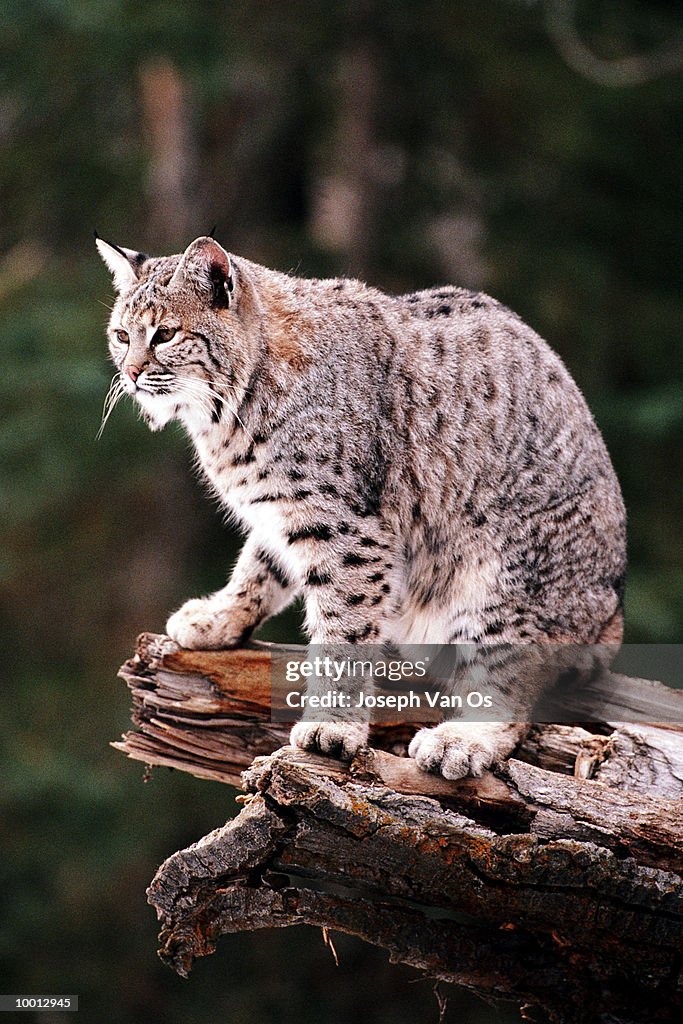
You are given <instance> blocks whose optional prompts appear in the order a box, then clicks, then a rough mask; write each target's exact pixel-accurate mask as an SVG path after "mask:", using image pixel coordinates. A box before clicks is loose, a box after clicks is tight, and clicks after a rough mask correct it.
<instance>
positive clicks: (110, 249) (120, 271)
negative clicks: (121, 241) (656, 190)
mask: <svg viewBox="0 0 683 1024" xmlns="http://www.w3.org/2000/svg"><path fill="white" fill-rule="evenodd" d="M95 245H96V246H97V250H98V252H99V254H100V256H101V257H102V259H103V260H104V262H105V263H106V264H107V266H108V267H109V269H110V270H111V272H112V275H113V277H114V287H115V288H116V290H117V292H124V291H127V289H128V288H130V287H131V285H133V284H134V283H135V282H136V281H137V279H138V273H137V272H138V270H139V269H140V267H141V266H142V264H143V263H144V262H145V260H146V259H147V257H146V256H145V254H144V253H142V252H135V250H134V249H123V248H122V247H121V246H119V245H113V243H112V242H105V240H104V239H103V238H100V236H99V235H98V234H97V232H95Z"/></svg>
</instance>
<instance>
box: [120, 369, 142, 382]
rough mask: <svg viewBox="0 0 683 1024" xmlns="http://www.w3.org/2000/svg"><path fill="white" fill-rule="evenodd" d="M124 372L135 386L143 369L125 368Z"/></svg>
mask: <svg viewBox="0 0 683 1024" xmlns="http://www.w3.org/2000/svg"><path fill="white" fill-rule="evenodd" d="M123 372H124V373H125V374H126V376H127V377H130V379H131V380H132V381H133V384H135V381H136V380H137V379H138V377H139V376H140V374H141V372H142V368H141V367H139V366H124V368H123Z"/></svg>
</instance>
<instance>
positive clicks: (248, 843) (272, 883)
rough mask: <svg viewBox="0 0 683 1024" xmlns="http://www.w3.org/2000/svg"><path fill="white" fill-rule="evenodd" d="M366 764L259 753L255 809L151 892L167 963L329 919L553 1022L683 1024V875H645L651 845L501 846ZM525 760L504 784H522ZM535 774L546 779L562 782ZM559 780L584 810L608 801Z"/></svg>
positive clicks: (532, 840)
mask: <svg viewBox="0 0 683 1024" xmlns="http://www.w3.org/2000/svg"><path fill="white" fill-rule="evenodd" d="M389 756H390V755H385V757H389ZM371 760H372V763H368V762H367V761H366V762H365V763H363V764H362V765H361V766H360V777H358V776H356V775H354V774H353V769H349V768H347V767H344V766H343V765H340V764H337V763H334V762H332V761H330V760H329V759H326V758H318V757H315V756H313V755H310V754H305V753H302V752H301V751H296V750H294V749H292V748H287V749H284V750H280V751H278V752H276V753H275V754H273V755H271V756H270V757H267V758H262V759H259V760H258V761H257V762H256V763H255V764H254V766H253V767H252V768H251V769H250V771H249V772H247V773H245V779H246V786H247V788H248V790H249V791H250V793H252V794H254V796H253V798H252V800H251V802H250V803H249V804H248V806H247V807H245V809H244V810H243V811H242V812H241V814H240V815H239V816H238V817H237V818H236V819H235V820H234V821H232V822H230V823H228V824H227V825H226V826H224V827H223V828H222V829H218V830H217V831H216V832H214V833H212V834H211V835H210V836H207V837H205V838H204V839H202V840H201V841H200V842H199V843H197V844H195V845H194V846H192V847H189V848H188V849H187V850H183V851H180V852H178V853H176V854H173V856H172V857H170V858H169V860H168V861H166V863H165V864H164V865H162V867H161V868H160V869H159V872H158V873H157V876H156V878H155V879H154V881H153V882H152V885H151V886H150V889H149V893H148V896H149V900H150V902H151V903H152V904H153V905H154V906H155V908H156V910H157V913H158V915H159V917H160V920H161V922H162V933H161V941H162V948H161V956H162V958H163V959H165V960H166V961H167V962H168V963H170V964H171V965H172V966H173V967H175V969H176V970H178V971H179V972H180V973H183V974H186V973H187V972H188V971H189V969H190V967H191V964H192V961H193V959H194V958H195V957H197V956H203V955H206V954H207V953H210V952H212V951H213V949H214V948H215V943H216V941H217V939H218V937H219V936H220V935H221V934H223V933H225V932H233V931H240V930H244V929H255V928H262V927H283V926H287V925H292V924H301V923H307V924H318V925H321V926H324V927H326V928H338V929H340V930H342V931H347V932H351V933H352V934H356V935H359V936H361V937H362V938H364V939H366V940H367V941H370V942H373V943H375V944H377V945H380V946H382V947H384V948H386V949H387V950H388V951H389V953H390V955H391V957H392V959H394V960H400V961H402V962H405V963H410V964H412V965H413V966H416V967H419V968H421V969H423V970H425V971H427V972H428V973H429V974H431V975H433V976H434V977H438V978H441V979H444V980H448V981H457V982H459V983H462V984H467V985H469V986H471V987H474V988H475V989H477V990H479V991H482V992H486V993H488V994H490V995H499V996H506V997H509V998H515V999H518V1000H523V999H526V1000H530V1001H534V1002H536V1001H537V1002H540V1003H542V1004H544V1005H546V1007H548V1008H549V1009H550V1010H551V1011H552V1013H553V1014H554V1019H555V1020H558V1021H579V1020H601V1019H604V1020H605V1021H606V1020H608V1019H612V1020H614V1019H616V1020H623V1021H648V1022H651V1021H655V1020H674V1019H677V1014H680V1011H681V1009H683V979H682V978H681V976H680V950H681V943H682V942H683V890H682V888H681V878H680V875H678V874H676V873H674V872H672V871H669V870H661V869H656V868H653V867H651V866H646V865H645V863H644V860H646V859H647V858H646V857H643V847H642V846H637V848H634V850H633V856H629V857H626V858H624V857H623V856H622V855H621V851H615V852H613V851H612V850H610V849H608V848H606V847H605V846H603V845H597V844H596V843H595V842H591V841H588V840H586V839H585V838H584V839H581V840H578V839H575V838H569V839H567V838H559V837H557V838H549V836H548V835H547V834H546V835H543V836H540V835H539V834H535V833H534V832H533V831H529V832H519V833H517V834H513V835H506V834H498V833H497V832H496V831H494V830H493V829H491V828H488V827H486V826H484V825H482V824H480V823H478V822H477V821H476V820H474V819H473V818H471V817H468V816H465V815H463V814H460V813H458V812H456V811H453V810H451V809H448V808H444V807H443V805H442V804H441V803H440V802H438V801H436V800H434V799H432V798H425V797H422V796H413V797H407V796H405V795H402V794H399V793H397V792H396V791H394V790H393V789H390V788H388V787H387V786H386V785H384V784H382V783H381V782H378V781H373V779H372V773H373V769H374V768H375V767H379V769H380V770H381V763H382V761H383V760H384V758H383V757H381V756H380V757H379V758H378V761H379V765H377V763H376V762H375V761H374V759H371ZM520 764H521V763H520V762H513V764H512V765H511V768H510V770H509V773H507V774H506V775H505V777H504V784H505V785H508V786H512V787H515V786H517V784H518V782H516V781H515V780H516V779H517V780H519V777H520V776H519V767H520ZM523 767H524V769H525V772H526V771H529V772H531V777H533V778H535V779H536V782H537V784H538V785H540V781H539V780H544V779H545V776H546V775H548V774H550V773H547V772H545V771H544V770H543V769H537V768H533V767H532V766H529V765H524V766H523ZM522 778H523V785H522V786H521V790H520V796H521V798H522V799H523V800H526V799H528V795H527V794H528V790H529V789H530V786H529V783H528V777H527V776H526V774H523V776H522ZM563 782H564V783H566V784H567V785H570V786H577V787H579V788H581V789H582V790H583V791H584V792H585V793H586V795H587V799H586V806H588V805H589V804H590V800H589V799H588V795H590V797H591V798H592V799H598V798H599V795H600V794H602V793H603V791H604V789H605V787H603V786H602V785H601V784H600V783H596V782H592V781H586V780H581V781H576V782H575V781H574V780H572V779H570V778H569V777H567V776H564V777H563ZM572 821H573V822H574V823H575V824H576V826H577V827H579V826H580V825H581V824H582V823H581V822H580V821H579V819H578V818H576V817H574V818H572ZM588 827H589V829H590V828H591V827H592V826H591V824H590V823H589V825H588ZM607 831H608V825H605V829H604V832H605V833H606V832H607ZM679 853H680V849H679ZM331 886H332V888H330V887H331ZM463 914H465V915H471V916H472V921H467V920H463V917H462V915H463ZM597 1009H599V1011H600V1013H601V1014H602V1016H600V1017H598V1016H586V1014H588V1013H589V1012H590V1013H591V1014H593V1013H594V1011H596V1010H597ZM608 1014H611V1015H612V1017H611V1018H610V1017H609V1016H608ZM615 1015H616V1016H615Z"/></svg>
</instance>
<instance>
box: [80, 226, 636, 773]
mask: <svg viewBox="0 0 683 1024" xmlns="http://www.w3.org/2000/svg"><path fill="white" fill-rule="evenodd" d="M98 247H99V248H100V252H101V253H102V255H103V257H104V259H105V261H106V262H107V264H108V265H109V267H110V269H111V270H112V272H113V274H114V280H115V284H116V286H117V288H118V299H117V302H116V304H115V306H114V309H113V312H112V316H111V321H110V324H109V342H110V350H111V355H112V358H113V361H114V364H115V366H116V368H117V370H118V371H119V378H118V382H119V386H120V388H122V389H124V390H125V391H127V392H128V393H130V394H131V395H132V396H133V398H134V399H135V400H136V401H137V403H138V404H139V406H140V408H141V410H142V414H143V416H144V417H145V419H146V420H147V422H148V423H149V425H150V427H152V429H160V428H161V427H163V426H164V425H165V424H166V423H168V422H169V421H170V420H173V419H177V420H180V421H181V422H182V423H183V424H184V426H185V428H186V430H187V432H188V434H189V435H190V437H191V439H192V441H193V443H194V446H195V450H196V454H197V459H198V463H199V465H200V467H201V469H202V471H203V473H204V474H205V475H206V477H207V478H208V480H209V481H210V482H211V485H212V486H213V488H214V490H215V492H216V494H217V495H218V497H219V498H220V500H221V502H222V503H223V504H224V506H225V507H226V508H227V509H229V510H230V511H231V512H232V513H233V515H234V517H235V519H236V520H237V521H238V523H239V524H240V526H241V527H242V529H243V530H244V531H245V532H246V534H247V535H248V539H247V541H246V543H245V545H244V548H243V550H242V553H241V555H240V558H239V561H238V563H237V566H236V567H235V570H234V572H233V574H232V577H231V579H230V582H229V583H228V584H227V586H226V587H225V588H224V589H223V590H221V591H219V592H218V593H216V594H213V595H212V596H210V597H208V598H204V599H200V600H193V601H189V602H187V604H185V605H183V607H182V608H181V609H180V610H179V611H177V612H176V613H175V614H174V615H172V616H171V618H170V619H169V622H168V632H169V634H170V635H171V636H173V637H174V638H175V639H176V640H177V641H178V642H179V643H180V644H182V645H183V646H185V647H191V648H194V647H224V646H230V645H234V644H238V643H241V642H243V641H244V639H245V638H246V637H247V636H248V635H249V633H250V632H251V631H252V630H253V629H254V628H255V627H256V626H257V625H258V624H259V623H260V622H262V621H263V620H264V619H265V618H267V617H268V616H269V615H272V614H274V613H276V612H277V611H279V610H280V609H281V608H283V607H284V606H285V605H286V604H287V603H288V602H289V601H291V600H292V599H293V597H294V596H295V595H296V594H298V593H301V594H302V595H303V598H304V601H305V606H306V624H307V629H308V633H309V635H310V638H311V641H312V642H313V643H316V644H358V643H365V642H367V643H373V644H375V643H383V642H386V641H390V642H393V643H396V644H411V643H412V644H416V643H417V644H422V643H431V644H455V643H460V642H474V641H482V642H484V643H486V642H489V643H496V644H508V643H510V644H516V643H528V642H531V641H556V642H560V643H566V642H572V643H579V644H590V643H594V642H596V641H598V640H599V639H600V638H601V637H604V636H605V635H606V633H605V630H607V629H609V630H611V633H610V636H614V637H617V638H618V637H619V635H620V629H621V599H622V588H623V579H624V568H625V554H624V552H625V513H624V507H623V503H622V499H621V495H620V491H619V486H618V483H617V480H616V477H615V474H614V472H613V469H612V466H611V464H610V460H609V457H608V455H607V452H606V449H605V446H604V443H603V440H602V438H601V436H600V433H599V431H598V429H597V427H596V425H595V423H594V421H593V419H592V417H591V415H590V412H589V411H588V408H587V406H586V403H585V401H584V399H583V397H582V395H581V393H580V392H579V389H578V388H577V386H576V384H575V383H574V381H573V380H572V378H571V377H570V375H569V373H568V371H567V369H566V368H565V366H564V365H563V363H562V362H561V360H560V359H559V357H558V356H557V355H556V354H555V353H554V352H553V351H552V350H551V349H550V348H549V347H548V346H547V345H546V343H545V342H544V341H543V340H542V339H541V338H540V337H539V336H538V335H537V334H536V333H535V332H534V331H533V330H531V329H530V328H529V327H527V326H526V325H525V324H524V323H523V322H522V321H521V320H520V319H519V318H518V317H517V316H516V315H515V314H514V313H512V312H510V311H509V310H508V309H506V308H505V307H504V306H502V305H501V304H500V303H498V302H496V301H495V300H493V299H491V298H489V297H488V296H487V295H483V294H479V293H472V292H469V291H466V290H464V289H462V288H455V287H453V288H451V287H448V288H436V289H428V290H425V291H420V292H416V293H414V294H412V295H402V296H398V297H394V296H389V295H385V294H383V293H381V292H379V291H377V290H376V289H373V288H371V287H368V286H367V285H365V284H363V283H361V282H359V281H354V280H307V279H301V278H297V277H292V276H288V275H284V274H280V273H277V272H275V271H272V270H268V269H266V268H264V267H261V266H258V265H256V264H254V263H251V262H249V261H247V260H245V259H243V258H241V257H239V258H238V257H236V256H232V255H229V254H228V253H227V252H226V251H225V250H224V249H223V248H222V247H221V246H220V245H219V244H218V243H217V242H216V241H214V240H213V239H211V238H198V239H197V240H196V241H194V242H193V243H192V244H191V245H190V246H189V247H188V249H187V250H186V251H185V252H184V253H183V254H181V255H176V256H169V257H162V258H147V257H144V256H143V255H142V254H139V253H135V252H132V251H131V250H123V249H119V248H118V247H115V246H110V245H109V244H108V243H105V242H103V241H102V240H98ZM520 685H522V686H523V685H524V684H520ZM340 728H341V732H340ZM344 729H346V732H344ZM449 729H450V730H451V732H450V733H449V731H448V730H449ZM454 729H455V730H456V732H453V730H454ZM326 730H327V731H326ZM439 730H441V732H439ZM423 733H424V734H425V735H423ZM423 733H420V734H418V738H416V741H415V742H414V744H413V750H412V752H413V754H414V756H416V757H417V759H418V763H421V764H422V765H423V767H426V768H428V769H434V770H439V769H440V770H443V771H445V773H446V774H448V773H449V771H450V773H451V774H453V772H456V774H458V773H459V774H463V772H464V771H468V770H470V771H472V770H481V766H482V765H484V766H485V765H486V764H490V763H491V762H492V761H493V760H494V759H495V758H497V757H498V756H500V750H501V749H504V752H507V751H509V749H511V746H510V744H511V742H512V743H513V745H514V741H511V740H510V739H509V737H508V739H507V740H506V739H503V740H501V739H500V736H499V737H498V739H497V740H496V742H495V743H494V742H488V741H487V742H484V741H483V740H482V741H481V742H483V743H484V747H485V753H484V755H481V753H480V747H481V742H479V741H477V743H478V745H477V743H475V744H474V747H473V745H472V743H471V742H470V740H469V739H466V740H463V738H462V734H461V733H460V734H457V735H456V733H457V727H456V726H454V725H453V723H445V724H444V725H443V726H439V727H438V729H437V730H429V732H428V734H427V731H425V730H423ZM365 736H366V732H365V730H364V728H363V727H362V726H361V727H358V726H354V727H353V728H352V727H351V726H343V727H339V725H338V723H337V724H332V725H330V724H329V723H328V725H321V724H315V725H310V724H307V725H301V726H299V727H296V729H295V732H294V733H293V738H294V740H295V741H297V742H300V743H301V744H303V745H308V746H317V747H318V748H319V749H323V750H330V749H337V750H341V751H342V752H343V753H344V754H346V755H347V756H350V754H352V753H353V751H354V750H355V749H357V747H358V745H360V744H361V743H362V742H363V741H364V739H365ZM420 736H422V739H421V740H420V739H419V737H420ZM340 737H341V738H340ZM430 737H431V738H430ZM449 737H450V738H449ZM463 743H464V745H465V747H466V748H467V749H468V750H470V749H471V750H474V751H475V754H473V756H472V757H469V754H467V753H466V755H463V756H464V761H463V756H461V753H462V750H461V748H462V746H463ZM456 748H457V750H456ZM475 748H476V749H475ZM449 750H450V752H451V754H453V751H456V753H455V754H453V756H452V757H451V758H450V760H451V761H453V760H455V761H456V762H457V765H458V767H457V768H451V769H449V768H448V764H449ZM421 751H422V753H421ZM456 755H457V756H456ZM475 755H476V756H475ZM463 764H465V767H464V768H463Z"/></svg>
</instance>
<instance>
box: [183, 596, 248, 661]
mask: <svg viewBox="0 0 683 1024" xmlns="http://www.w3.org/2000/svg"><path fill="white" fill-rule="evenodd" d="M252 628H253V623H250V622H248V621H247V619H246V616H244V615H240V613H239V610H238V609H227V608H225V607H220V606H219V605H216V604H215V603H213V602H212V600H211V598H193V599H192V600H191V601H186V602H185V604H184V605H183V606H182V608H179V609H178V611H177V612H174V613H173V615H171V617H170V619H169V620H168V622H167V623H166V632H167V633H168V635H169V636H170V637H171V639H172V640H175V642H176V643H177V644H180V646H181V647H187V648H189V650H192V651H199V650H220V649H222V648H226V647H238V646H239V645H240V643H243V642H244V641H245V640H246V639H247V637H248V636H249V634H250V633H251V630H252Z"/></svg>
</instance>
